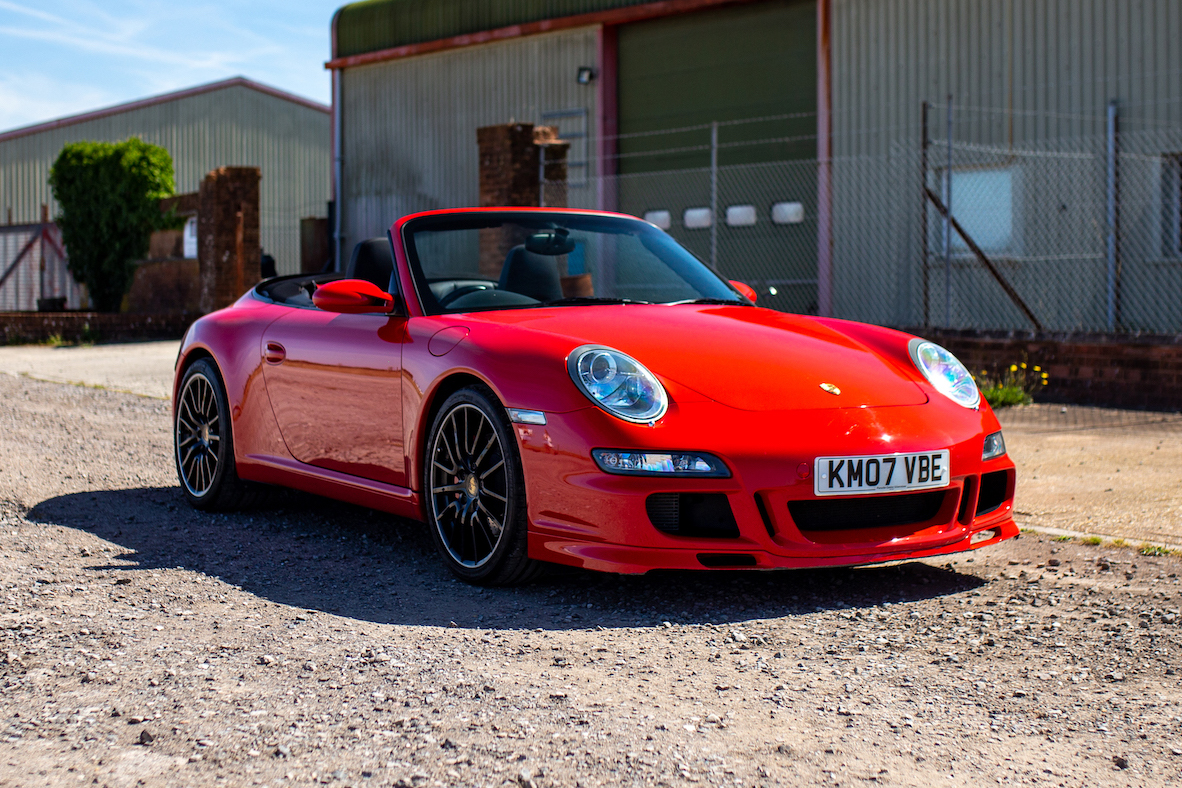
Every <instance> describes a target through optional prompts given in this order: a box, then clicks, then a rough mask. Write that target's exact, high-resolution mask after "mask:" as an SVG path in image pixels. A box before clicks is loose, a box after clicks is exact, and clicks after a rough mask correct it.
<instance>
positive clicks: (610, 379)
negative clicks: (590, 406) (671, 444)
mask: <svg viewBox="0 0 1182 788" xmlns="http://www.w3.org/2000/svg"><path fill="white" fill-rule="evenodd" d="M566 368H567V370H568V371H569V372H570V376H571V380H573V381H574V382H575V385H576V386H578V387H579V389H580V390H581V391H582V392H583V393H584V394H586V395H587V398H588V399H590V400H591V401H592V402H594V403H595V404H596V405H598V406H599V407H601V408H603V409H604V410H606V411H607V412H608V413H610V414H612V415H613V416H617V417H619V418H621V419H623V420H624V421H632V422H636V423H638V424H644V423H647V422H653V421H656V420H657V419H659V418H661V417H662V416H664V415H665V411H666V410H667V409H668V408H669V398H668V396H666V394H665V388H664V386H662V385H661V382H660V381H659V380H657V378H656V377H655V376H654V375H653V373H651V372H649V371H648V370H647V369H645V368H644V367H643V366H642V365H641V363H640V362H639V361H637V360H636V359H634V358H632V357H631V356H628V355H625V354H624V353H621V352H620V351H618V350H612V349H611V348H609V347H603V346H601V345H583V346H582V347H579V348H575V350H574V351H573V352H572V353H571V354H570V355H569V356H568V357H567V359H566Z"/></svg>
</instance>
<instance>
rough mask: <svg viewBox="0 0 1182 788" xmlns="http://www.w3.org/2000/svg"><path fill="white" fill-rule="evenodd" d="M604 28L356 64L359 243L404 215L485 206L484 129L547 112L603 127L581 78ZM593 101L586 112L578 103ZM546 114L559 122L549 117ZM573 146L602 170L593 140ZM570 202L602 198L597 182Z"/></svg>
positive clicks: (350, 141)
mask: <svg viewBox="0 0 1182 788" xmlns="http://www.w3.org/2000/svg"><path fill="white" fill-rule="evenodd" d="M596 34H597V28H595V27H587V28H580V29H577V30H570V31H564V32H559V33H547V34H543V35H536V36H528V37H525V38H518V39H513V40H510V41H504V42H499V43H494V44H485V45H481V46H473V47H466V48H463V49H455V50H450V51H447V52H440V53H437V54H431V55H423V56H420V57H413V58H406V59H403V60H392V61H388V62H385V63H377V64H374V65H369V66H362V67H358V68H351V69H347V70H345V71H344V72H343V75H342V93H343V98H342V109H343V116H342V121H343V122H342V125H343V129H344V131H343V133H342V156H343V159H344V161H343V177H342V181H343V203H344V205H343V209H342V213H341V218H342V222H343V228H342V233H343V235H344V236H345V238H344V248H345V249H346V255H347V254H348V251H347V250H348V249H350V248H351V246H352V244H354V243H356V242H357V241H358V240H361V239H364V238H371V237H375V236H380V235H384V234H385V232H386V230H388V229H389V227H390V225H391V224H393V222H394V220H395V219H397V218H398V217H399V216H403V215H405V214H407V213H413V212H414V211H421V210H430V209H434V208H454V207H461V206H469V205H476V204H477V201H478V178H479V165H478V160H477V150H476V129H478V128H479V127H481V126H489V125H493V124H497V123H508V122H510V121H521V122H529V123H541V122H543V119H544V117H545V116H546V115H547V114H548V113H555V112H560V111H568V110H569V111H572V114H571V115H569V116H568V117H566V118H564V119H560V120H558V121H557V124H558V126H559V130H560V132H561V133H563V134H567V133H568V132H571V131H573V130H575V129H578V128H583V129H585V132H586V133H587V134H588V135H591V134H594V130H595V118H596V116H597V115H596V109H597V108H596V101H595V96H596V87H595V85H594V83H592V84H590V85H580V84H578V83H577V81H576V76H577V72H578V68H579V66H598V63H596ZM576 110H585V115H584V116H583V119H582V120H580V119H578V117H576V116H575V115H574V114H573V112H574V111H576ZM545 122H546V123H552V122H554V121H550V120H546V121H545ZM585 143H586V140H584V143H583V144H576V145H572V148H571V158H572V159H576V160H577V159H579V158H580V157H581V156H582V155H585V156H586V157H587V158H586V160H587V162H588V167H587V172H589V173H594V172H595V171H596V170H595V162H594V158H593V156H592V153H593V151H592V150H591V147H592V146H591V145H588V144H585ZM580 174H583V175H585V174H586V173H579V172H577V171H574V170H572V172H571V181H572V186H571V188H570V190H569V193H568V203H569V205H570V206H571V207H586V208H590V207H595V199H596V194H595V189H594V188H593V186H592V185H590V184H588V185H583V186H578V185H575V183H577V182H578V181H579V180H580V178H579V176H580Z"/></svg>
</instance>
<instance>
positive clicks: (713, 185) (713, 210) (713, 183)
mask: <svg viewBox="0 0 1182 788" xmlns="http://www.w3.org/2000/svg"><path fill="white" fill-rule="evenodd" d="M710 267H711V268H713V269H714V270H715V271H717V270H718V121H714V122H713V123H711V124H710Z"/></svg>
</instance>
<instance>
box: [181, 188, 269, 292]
mask: <svg viewBox="0 0 1182 788" xmlns="http://www.w3.org/2000/svg"><path fill="white" fill-rule="evenodd" d="M260 177H261V175H260V173H259V168H258V167H219V168H218V169H216V170H214V171H213V172H211V173H209V174H208V175H206V176H205V180H203V181H202V182H201V189H200V192H199V197H198V203H199V207H198V210H197V259H198V261H199V263H198V265H199V268H200V271H201V311H202V312H207V313H208V312H213V311H214V310H217V309H221V308H222V307H225V306H229V305H230V304H232V303H234V301H236V300H237V299H238V297H239V296H241V295H242V294H243V293H244V292H246V290H247V289H248V288H250V287H253V286H254V285H255V284H257V283H258V281H259V279H260V278H261V275H260V273H259V256H260V254H261V251H260V249H259V180H260Z"/></svg>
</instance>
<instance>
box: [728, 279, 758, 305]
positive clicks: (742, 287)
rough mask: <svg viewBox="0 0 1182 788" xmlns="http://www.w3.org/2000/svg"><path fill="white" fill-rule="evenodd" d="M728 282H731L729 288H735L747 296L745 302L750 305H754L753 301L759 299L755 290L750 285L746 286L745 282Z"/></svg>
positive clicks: (734, 280) (736, 280) (733, 280)
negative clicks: (748, 302)
mask: <svg viewBox="0 0 1182 788" xmlns="http://www.w3.org/2000/svg"><path fill="white" fill-rule="evenodd" d="M730 282H731V287H733V288H735V289H736V290H738V291H739V292H740V293H742V294H743V295H745V296H747V300H748V301H750V302H751V303H753V304H754V303H755V299H757V298H759V294H758V293H756V292H755V288H754V287H752V286H751V285H749V284H747V283H746V282H740V281H739V280H738V279H732V280H730Z"/></svg>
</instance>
